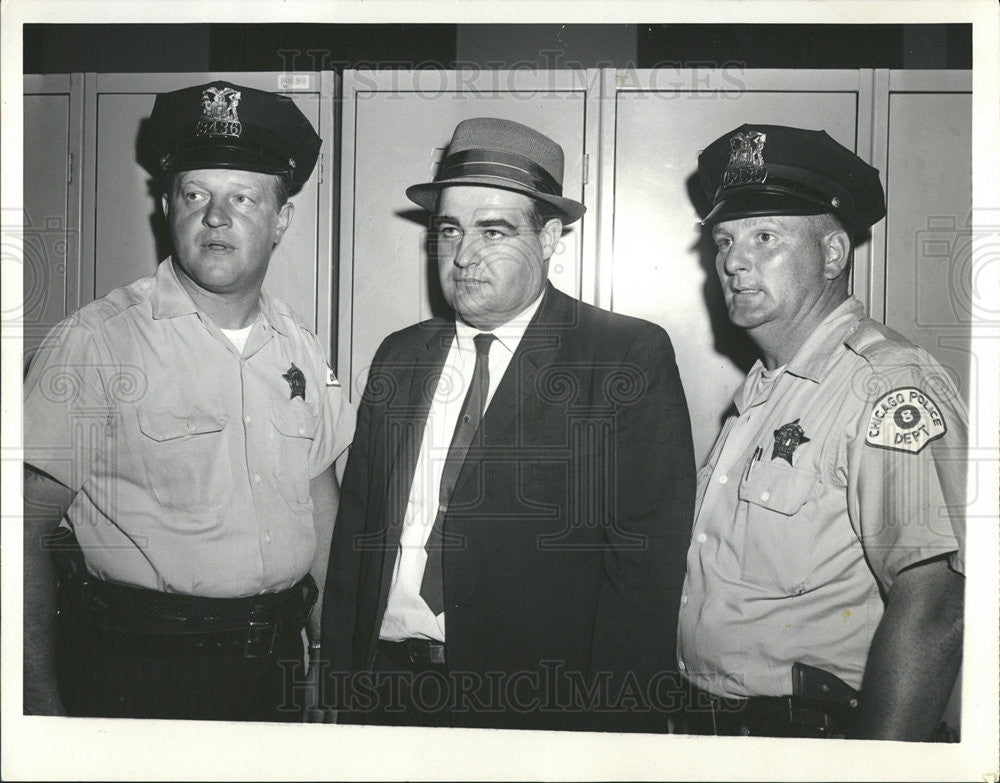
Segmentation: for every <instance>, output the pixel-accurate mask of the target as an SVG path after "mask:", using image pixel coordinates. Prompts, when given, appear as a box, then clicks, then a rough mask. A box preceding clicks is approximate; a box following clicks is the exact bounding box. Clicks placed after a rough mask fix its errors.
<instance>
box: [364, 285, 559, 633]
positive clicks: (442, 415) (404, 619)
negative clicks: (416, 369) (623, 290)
mask: <svg viewBox="0 0 1000 783" xmlns="http://www.w3.org/2000/svg"><path fill="white" fill-rule="evenodd" d="M541 301H542V297H541V296H539V297H538V299H536V300H535V301H534V302H533V303H532V304H531V305H530V306H529V307H528V308H527V309H526V310H524V311H523V312H521V313H520V314H519V315H517V316H516V317H515V318H513V319H512V320H510V321H508V322H507V323H506V324H504V325H503V326H500V327H498V328H497V329H495V330H494V331H493V334H494V335H495V336H496V339H495V340H494V341H493V343H492V344H491V346H490V358H489V368H490V386H489V389H488V390H487V394H486V404H485V406H484V407H483V413H484V415H485V412H486V409H487V408H488V407H489V404H490V400H492V399H493V394H494V392H496V390H497V387H498V386H499V385H500V381H501V380H502V379H503V376H504V373H505V372H506V371H507V367H508V365H509V364H510V360H511V359H512V358H513V356H514V351H516V350H517V346H518V345H519V344H520V342H521V338H522V337H523V336H524V330H525V329H527V328H528V323H529V322H530V321H531V319H532V318H533V317H534V315H535V312H536V311H537V310H538V306H539V305H540V304H541ZM477 334H480V331H479V330H478V329H474V328H473V327H471V326H469V325H468V324H466V323H465V322H463V321H462V320H461V319H456V322H455V339H454V340H453V341H452V343H451V348H450V349H449V351H448V356H447V358H446V359H445V362H444V367H443V369H442V371H441V378H440V379H439V380H438V384H437V386H436V387H435V389H434V397H433V399H432V400H431V407H430V410H429V411H428V414H427V425H426V426H425V427H424V435H423V439H422V440H421V442H420V451H419V452H418V454H417V465H416V468H415V469H414V473H413V484H412V485H411V486H410V495H409V498H408V499H407V501H406V513H405V515H404V517H403V529H402V531H401V533H400V538H399V549H398V551H397V556H396V565H395V569H394V571H393V577H392V582H391V584H390V587H389V599H388V603H387V604H386V610H385V616H384V617H383V619H382V630H381V633H380V634H379V637H380V638H382V639H387V640H389V641H402V640H403V639H435V640H437V641H440V642H443V641H444V612H441V614H439V615H437V616H435V615H434V613H433V612H432V611H431V610H430V607H428V606H427V604H426V603H425V602H424V600H423V599H422V598H421V597H420V583H421V582H422V581H423V578H424V566H425V565H426V563H427V550H426V549H425V548H424V547H425V546H426V545H427V539H428V538H430V535H431V530H432V529H433V527H434V519H435V517H436V516H437V511H438V506H439V494H440V488H441V474H442V473H443V472H444V464H445V460H446V458H447V456H448V451H449V449H450V448H451V439H452V436H453V435H454V434H455V424H456V423H457V422H458V414H459V413H460V412H461V410H462V405H463V403H464V402H465V395H466V393H467V392H468V390H469V384H470V383H471V382H472V373H473V370H474V369H475V366H476V346H475V343H474V342H473V340H474V338H475V337H476V335H477Z"/></svg>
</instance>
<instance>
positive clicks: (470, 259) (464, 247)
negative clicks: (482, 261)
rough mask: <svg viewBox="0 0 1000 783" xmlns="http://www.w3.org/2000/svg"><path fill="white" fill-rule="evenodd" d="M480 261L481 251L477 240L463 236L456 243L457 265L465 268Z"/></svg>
mask: <svg viewBox="0 0 1000 783" xmlns="http://www.w3.org/2000/svg"><path fill="white" fill-rule="evenodd" d="M476 263H479V251H478V249H477V248H476V247H475V242H472V241H469V239H468V237H462V238H461V239H459V240H458V241H457V242H456V243H455V266H457V267H459V268H460V269H465V268H466V267H467V266H472V265H473V264H476Z"/></svg>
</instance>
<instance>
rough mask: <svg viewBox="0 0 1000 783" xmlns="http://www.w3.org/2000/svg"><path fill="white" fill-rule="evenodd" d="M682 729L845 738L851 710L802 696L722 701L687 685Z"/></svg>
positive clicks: (688, 732)
mask: <svg viewBox="0 0 1000 783" xmlns="http://www.w3.org/2000/svg"><path fill="white" fill-rule="evenodd" d="M688 688H689V690H688V692H687V697H688V701H687V703H686V704H685V707H684V711H683V714H682V716H681V720H680V721H679V729H680V731H681V733H684V734H710V735H712V734H714V735H725V736H739V735H742V736H747V737H750V736H761V737H828V738H834V737H843V736H845V734H846V732H847V729H848V725H849V722H850V719H851V710H849V709H847V708H843V707H840V706H839V705H837V704H831V703H830V702H828V701H818V700H815V699H804V698H802V697H799V696H757V697H753V698H749V699H739V698H733V697H726V698H722V697H719V696H715V695H713V694H711V693H709V692H707V691H704V690H701V689H700V688H697V687H695V686H694V685H690V684H688Z"/></svg>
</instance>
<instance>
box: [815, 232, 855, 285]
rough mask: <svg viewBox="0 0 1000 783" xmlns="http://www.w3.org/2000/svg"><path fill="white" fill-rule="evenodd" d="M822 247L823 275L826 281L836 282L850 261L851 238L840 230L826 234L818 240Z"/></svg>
mask: <svg viewBox="0 0 1000 783" xmlns="http://www.w3.org/2000/svg"><path fill="white" fill-rule="evenodd" d="M820 241H821V244H822V246H823V275H824V276H825V277H826V279H827V280H836V279H837V278H838V277H840V276H841V275H842V274H843V273H844V270H845V269H847V263H848V261H850V259H851V238H850V237H849V236H848V235H847V232H846V231H844V230H843V229H841V228H836V229H834V230H833V231H830V232H828V233H827V234H826V235H825V236H823V238H822V239H821V240H820Z"/></svg>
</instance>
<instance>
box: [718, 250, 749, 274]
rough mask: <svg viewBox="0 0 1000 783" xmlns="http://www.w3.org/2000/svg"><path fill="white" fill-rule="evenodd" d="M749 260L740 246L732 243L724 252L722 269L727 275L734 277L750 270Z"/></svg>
mask: <svg viewBox="0 0 1000 783" xmlns="http://www.w3.org/2000/svg"><path fill="white" fill-rule="evenodd" d="M750 265H751V260H750V258H749V256H748V255H747V252H746V250H745V248H744V247H743V245H742V244H740V243H738V242H732V243H730V245H729V248H728V249H727V250H726V257H725V260H724V261H723V264H722V268H723V269H724V270H725V271H726V274H727V275H735V274H737V273H739V272H744V271H746V270H747V269H749V268H750Z"/></svg>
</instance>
